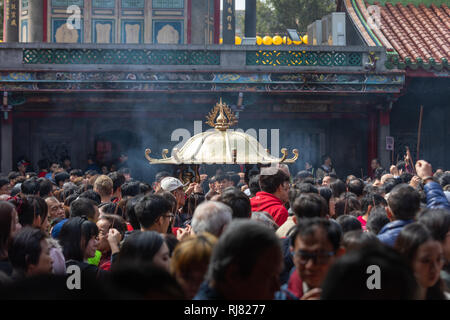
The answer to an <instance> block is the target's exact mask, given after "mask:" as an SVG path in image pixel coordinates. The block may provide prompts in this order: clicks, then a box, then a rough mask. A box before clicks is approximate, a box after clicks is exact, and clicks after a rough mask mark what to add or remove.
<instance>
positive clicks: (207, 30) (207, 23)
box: [191, 0, 214, 44]
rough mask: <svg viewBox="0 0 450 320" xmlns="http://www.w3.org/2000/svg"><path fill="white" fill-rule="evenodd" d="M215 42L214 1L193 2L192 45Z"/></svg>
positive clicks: (201, 0) (200, 0)
mask: <svg viewBox="0 0 450 320" xmlns="http://www.w3.org/2000/svg"><path fill="white" fill-rule="evenodd" d="M213 41H214V0H197V1H192V2H191V44H211V43H213Z"/></svg>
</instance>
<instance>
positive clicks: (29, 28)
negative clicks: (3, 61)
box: [5, 0, 220, 44]
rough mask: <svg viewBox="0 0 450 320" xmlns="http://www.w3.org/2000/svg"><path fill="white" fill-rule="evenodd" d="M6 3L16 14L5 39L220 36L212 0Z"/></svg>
mask: <svg viewBox="0 0 450 320" xmlns="http://www.w3.org/2000/svg"><path fill="white" fill-rule="evenodd" d="M5 7H7V8H9V9H10V10H9V11H10V12H11V15H10V17H12V16H15V17H16V22H15V23H14V24H13V27H12V28H11V27H9V28H7V37H9V38H7V41H8V42H10V41H20V42H24V43H27V42H52V43H102V44H105V43H110V44H112V43H126V44H143V43H155V44H156V43H159V44H209V43H214V39H215V38H214V36H215V35H216V42H217V43H218V39H219V38H218V32H219V30H220V29H219V23H220V20H218V19H217V18H216V19H215V18H214V17H215V14H219V13H220V1H216V0H196V1H193V0H168V1H167V0H153V1H150V0H33V1H30V0H20V1H19V0H5ZM11 8H17V9H16V10H11ZM13 13H15V14H13ZM214 21H217V23H216V24H214ZM14 25H15V26H16V27H15V26H14ZM14 27H15V28H14ZM8 29H9V30H8Z"/></svg>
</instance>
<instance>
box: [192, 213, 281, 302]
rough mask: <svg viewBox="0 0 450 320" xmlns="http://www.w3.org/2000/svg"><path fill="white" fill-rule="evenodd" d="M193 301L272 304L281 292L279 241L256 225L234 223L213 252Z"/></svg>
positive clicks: (240, 221) (240, 220)
mask: <svg viewBox="0 0 450 320" xmlns="http://www.w3.org/2000/svg"><path fill="white" fill-rule="evenodd" d="M208 268H209V269H208V272H207V275H206V279H205V281H204V282H203V283H202V285H201V286H200V289H199V291H198V292H197V295H196V296H195V297H194V300H231V299H232V300H272V299H273V298H274V295H275V292H277V291H278V290H279V289H280V273H281V271H282V269H283V255H282V252H281V244H280V239H279V238H278V237H277V236H276V234H275V232H274V231H273V230H270V229H269V228H268V227H266V226H265V225H263V224H261V223H260V222H257V221H252V220H249V219H235V220H233V221H232V222H231V223H230V225H229V226H228V227H227V229H226V230H225V232H224V233H223V234H222V236H221V237H220V238H219V241H218V242H217V244H216V246H215V247H214V249H213V253H212V256H211V260H210V264H209V267H208Z"/></svg>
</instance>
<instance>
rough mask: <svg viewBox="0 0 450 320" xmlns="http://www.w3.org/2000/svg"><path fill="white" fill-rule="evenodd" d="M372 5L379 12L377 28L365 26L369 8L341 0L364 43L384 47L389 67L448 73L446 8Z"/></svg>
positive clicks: (360, 0)
mask: <svg viewBox="0 0 450 320" xmlns="http://www.w3.org/2000/svg"><path fill="white" fill-rule="evenodd" d="M372 2H373V5H375V6H377V7H378V8H379V13H380V18H381V19H380V23H379V28H376V27H374V25H371V24H369V23H368V21H369V17H370V15H369V11H372V10H373V8H370V7H371V6H372V4H369V3H367V2H364V1H363V0H344V5H345V8H346V10H347V12H348V13H349V16H350V18H351V19H352V20H353V22H354V23H355V25H356V26H357V28H358V30H359V32H360V34H361V36H362V37H363V38H364V40H365V41H366V43H367V44H368V45H375V46H384V47H386V50H387V52H388V54H390V55H391V59H390V61H389V63H390V64H391V67H397V68H400V69H405V68H409V69H417V68H423V69H426V70H428V69H431V68H432V69H435V70H443V69H444V68H445V69H447V70H449V69H450V67H449V65H448V61H449V59H450V9H449V8H448V6H447V5H446V4H441V5H440V7H438V6H436V5H434V4H430V5H429V6H428V7H427V6H425V5H424V4H423V3H421V4H419V5H414V4H412V3H408V4H406V5H405V4H402V3H401V2H398V3H395V4H392V3H389V2H383V3H384V4H381V3H380V2H378V1H372Z"/></svg>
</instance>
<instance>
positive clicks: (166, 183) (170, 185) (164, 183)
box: [161, 177, 184, 192]
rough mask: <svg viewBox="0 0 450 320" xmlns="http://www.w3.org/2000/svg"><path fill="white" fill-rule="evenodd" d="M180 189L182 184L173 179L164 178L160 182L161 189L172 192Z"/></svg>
mask: <svg viewBox="0 0 450 320" xmlns="http://www.w3.org/2000/svg"><path fill="white" fill-rule="evenodd" d="M180 187H184V185H183V183H182V182H181V181H180V180H178V179H177V178H174V177H166V178H164V179H162V180H161V189H163V190H164V191H169V192H172V191H174V190H176V189H178V188H180Z"/></svg>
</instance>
